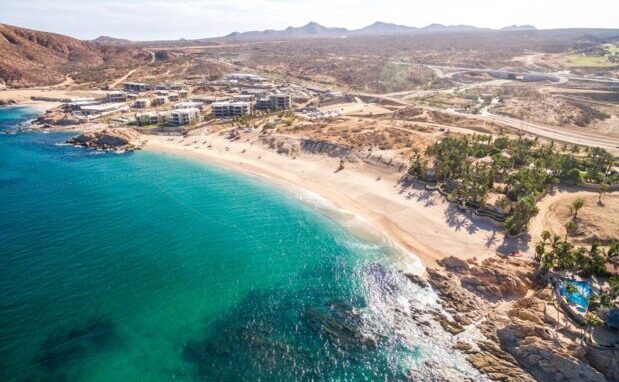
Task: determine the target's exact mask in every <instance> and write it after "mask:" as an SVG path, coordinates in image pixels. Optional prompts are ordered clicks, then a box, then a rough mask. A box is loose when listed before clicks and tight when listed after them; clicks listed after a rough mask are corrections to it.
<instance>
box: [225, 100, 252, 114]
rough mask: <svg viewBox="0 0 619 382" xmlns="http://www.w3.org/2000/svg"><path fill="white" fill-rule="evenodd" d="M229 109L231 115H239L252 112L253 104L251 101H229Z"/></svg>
mask: <svg viewBox="0 0 619 382" xmlns="http://www.w3.org/2000/svg"><path fill="white" fill-rule="evenodd" d="M230 111H231V113H232V116H233V117H240V116H242V115H247V114H251V113H253V112H254V105H253V104H252V103H251V102H231V103H230Z"/></svg>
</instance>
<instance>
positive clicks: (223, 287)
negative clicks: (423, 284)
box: [0, 107, 473, 382]
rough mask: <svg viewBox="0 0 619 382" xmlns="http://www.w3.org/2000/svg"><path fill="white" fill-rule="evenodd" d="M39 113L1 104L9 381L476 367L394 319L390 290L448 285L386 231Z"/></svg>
mask: <svg viewBox="0 0 619 382" xmlns="http://www.w3.org/2000/svg"><path fill="white" fill-rule="evenodd" d="M35 115H36V113H35V112H34V111H33V110H32V109H28V108H22V107H11V108H3V109H0V133H1V134H0V381H7V382H9V381H20V382H21V381H173V380H174V381H295V380H298V381H305V380H307V381H319V380H333V381H335V380H337V381H357V380H358V381H375V380H381V381H397V380H406V379H407V373H408V370H409V369H411V368H412V367H423V366H422V365H424V364H427V362H428V361H432V362H435V364H438V365H441V366H440V367H445V368H452V369H454V370H457V371H459V372H462V373H465V374H466V373H469V372H470V371H469V370H468V368H467V366H466V364H465V363H463V362H461V361H458V360H456V359H455V358H456V356H455V355H454V354H453V353H452V352H450V351H449V350H448V348H449V347H448V346H447V345H446V344H441V343H440V342H439V340H438V339H437V340H436V341H433V339H432V338H428V337H427V336H423V335H422V334H421V331H420V330H419V329H418V328H416V327H414V326H410V325H409V326H407V327H405V328H403V327H402V325H398V323H397V322H394V318H393V317H392V316H391V315H390V312H392V311H393V309H391V306H392V305H393V304H397V303H398V302H399V301H400V302H401V301H402V300H405V301H409V302H410V301H420V303H424V304H433V303H435V302H433V301H434V299H435V296H434V295H433V294H432V293H431V292H429V291H423V290H421V288H419V287H417V286H416V285H414V284H412V283H410V282H408V281H407V280H406V278H405V277H403V276H402V274H401V272H398V270H397V269H396V266H395V265H394V261H393V259H394V258H397V256H398V255H397V254H395V252H397V251H396V250H395V249H394V248H392V247H391V246H390V245H388V243H387V242H386V241H384V240H380V239H376V240H372V239H368V238H366V237H360V235H358V234H354V233H352V232H353V231H351V230H350V229H347V228H346V227H344V226H343V225H342V224H341V222H340V221H338V219H335V218H333V216H332V215H330V214H328V213H325V212H324V210H323V209H322V208H320V207H319V206H318V205H317V204H315V203H307V202H303V201H300V200H299V198H298V197H297V196H296V195H293V194H291V193H290V192H288V191H285V190H282V189H279V188H276V187H274V186H272V185H269V184H267V183H264V182H262V181H261V180H259V179H254V178H252V177H248V176H245V175H241V174H236V173H233V172H230V171H226V170H224V169H220V168H217V167H211V166H207V165H205V164H201V163H196V162H192V161H189V160H185V159H182V158H178V157H174V156H169V155H164V154H160V153H153V152H143V151H139V152H135V153H128V154H122V155H119V154H113V153H105V154H104V153H99V152H94V151H88V150H84V149H80V148H75V147H72V146H67V145H63V144H62V142H63V141H64V140H66V139H67V137H68V136H70V134H68V133H40V132H25V131H17V130H16V126H18V125H19V124H20V123H24V122H25V121H27V120H29V119H31V118H33V117H35ZM452 358H453V359H454V360H451V359H452ZM471 375H473V374H471Z"/></svg>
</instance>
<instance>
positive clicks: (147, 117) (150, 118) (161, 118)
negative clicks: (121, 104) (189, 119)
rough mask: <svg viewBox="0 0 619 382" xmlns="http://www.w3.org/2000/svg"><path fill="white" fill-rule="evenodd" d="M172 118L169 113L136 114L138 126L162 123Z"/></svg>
mask: <svg viewBox="0 0 619 382" xmlns="http://www.w3.org/2000/svg"><path fill="white" fill-rule="evenodd" d="M169 119H170V115H169V114H168V113H163V112H154V111H153V112H148V113H139V114H136V115H135V122H136V124H137V125H138V126H148V125H162V124H164V123H166V122H167V121H168V120H169Z"/></svg>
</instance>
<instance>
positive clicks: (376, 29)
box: [351, 21, 419, 35]
mask: <svg viewBox="0 0 619 382" xmlns="http://www.w3.org/2000/svg"><path fill="white" fill-rule="evenodd" d="M417 30H419V29H418V28H415V27H407V26H405V25H398V24H391V23H384V22H382V21H377V22H375V23H374V24H372V25H368V26H367V27H364V28H361V29H357V30H354V31H351V33H352V34H356V35H373V34H376V35H379V34H398V33H411V32H415V31H417Z"/></svg>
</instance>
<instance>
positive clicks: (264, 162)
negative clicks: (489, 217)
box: [143, 135, 510, 273]
mask: <svg viewBox="0 0 619 382" xmlns="http://www.w3.org/2000/svg"><path fill="white" fill-rule="evenodd" d="M143 138H144V139H145V140H146V143H145V145H144V147H143V148H144V149H145V150H149V151H153V152H160V153H165V154H169V155H177V156H181V157H184V158H186V159H190V160H196V161H198V162H203V163H207V164H210V165H215V166H218V167H223V168H225V169H228V170H232V171H236V172H240V173H244V174H246V175H250V176H256V177H258V178H260V179H264V180H266V181H268V182H270V183H272V184H274V185H276V186H279V187H282V188H284V189H286V190H290V191H293V192H295V191H296V190H301V191H305V192H309V193H311V194H314V195H318V196H319V197H320V198H322V199H324V200H326V201H328V203H329V204H332V206H333V207H334V209H335V210H336V211H340V212H341V213H343V214H345V215H351V216H354V217H355V218H357V219H359V220H360V221H361V222H363V223H364V224H365V225H367V227H368V230H369V231H371V230H376V231H377V232H379V233H380V234H381V236H383V237H385V238H386V239H388V240H389V241H390V242H391V243H393V245H394V246H395V247H396V248H399V249H401V250H402V252H404V253H405V254H406V256H404V257H406V258H407V259H401V260H402V261H403V262H404V263H413V264H415V266H411V268H416V269H417V272H414V273H419V272H418V270H419V268H422V269H423V267H429V268H437V267H439V265H438V263H437V261H438V260H441V259H443V258H445V257H448V256H456V257H459V258H461V259H463V260H467V259H471V258H478V259H483V258H486V257H490V256H492V255H494V254H495V251H496V249H497V247H498V245H500V244H501V243H500V242H501V241H509V240H510V239H508V238H505V237H503V236H504V235H503V233H502V232H498V231H499V230H498V229H496V228H494V227H492V226H491V225H489V224H484V223H483V222H474V221H472V220H470V219H468V218H467V217H466V216H464V215H458V216H452V213H454V212H453V211H452V208H450V204H449V202H447V201H445V200H444V198H442V196H440V195H439V194H438V193H428V192H427V191H425V190H420V189H415V188H413V189H408V190H405V191H404V192H402V191H400V190H399V188H398V187H397V180H398V179H399V178H400V177H401V175H402V173H398V172H397V171H395V170H393V169H392V170H386V169H382V168H379V167H377V166H376V167H375V166H370V165H368V164H367V163H363V162H362V163H346V169H344V170H343V171H341V172H339V173H337V172H335V169H336V168H337V166H338V164H339V158H330V157H327V156H326V155H315V154H306V153H300V154H298V155H297V156H296V157H295V159H292V158H291V157H287V156H282V155H279V154H277V153H275V152H274V151H273V150H271V149H268V148H265V147H262V145H261V143H259V142H248V141H245V142H230V141H228V140H226V139H224V138H223V137H221V136H214V135H202V136H199V135H196V136H188V137H186V138H184V139H183V138H180V141H179V138H178V137H174V138H170V137H168V136H150V135H149V136H146V135H143ZM170 139H172V140H170ZM194 140H200V142H199V143H198V144H189V145H188V144H187V143H186V142H187V141H189V142H193V141H194ZM206 141H208V144H209V145H211V146H212V147H211V148H208V146H207V145H206V144H205V143H204V142H206ZM226 147H227V148H228V150H225V148H226ZM377 174H378V175H377ZM377 176H378V177H380V178H377ZM415 198H417V199H419V200H414V199H415ZM458 214H459V213H458ZM454 219H455V220H457V224H453V223H454V222H453V220H454ZM488 238H491V239H492V240H488ZM495 239H496V242H495V241H494V240H495ZM417 259H418V260H419V261H420V262H421V265H422V266H421V267H419V266H418V265H416V260H417Z"/></svg>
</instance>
